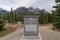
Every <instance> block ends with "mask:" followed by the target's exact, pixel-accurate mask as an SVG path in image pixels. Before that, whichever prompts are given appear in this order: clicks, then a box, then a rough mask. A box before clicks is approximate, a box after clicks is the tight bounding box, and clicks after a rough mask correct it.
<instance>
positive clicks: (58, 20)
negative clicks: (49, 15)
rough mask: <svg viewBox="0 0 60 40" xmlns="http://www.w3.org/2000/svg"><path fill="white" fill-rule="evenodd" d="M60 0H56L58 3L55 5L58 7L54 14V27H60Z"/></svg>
mask: <svg viewBox="0 0 60 40" xmlns="http://www.w3.org/2000/svg"><path fill="white" fill-rule="evenodd" d="M59 2H60V0H56V3H57V5H56V6H54V8H56V11H55V13H54V14H53V15H54V19H53V25H54V28H60V5H59Z"/></svg>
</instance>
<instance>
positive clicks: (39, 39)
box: [21, 34, 41, 40]
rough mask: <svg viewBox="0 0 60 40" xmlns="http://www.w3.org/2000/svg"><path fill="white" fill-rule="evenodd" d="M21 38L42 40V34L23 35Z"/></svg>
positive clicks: (22, 39) (24, 39) (23, 39)
mask: <svg viewBox="0 0 60 40" xmlns="http://www.w3.org/2000/svg"><path fill="white" fill-rule="evenodd" d="M21 40H41V36H40V34H39V35H38V36H24V35H22V38H21Z"/></svg>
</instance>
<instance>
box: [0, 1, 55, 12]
mask: <svg viewBox="0 0 60 40" xmlns="http://www.w3.org/2000/svg"><path fill="white" fill-rule="evenodd" d="M54 5H55V0H0V8H3V9H5V10H8V11H10V9H11V8H13V10H15V9H16V8H18V7H22V6H25V7H34V8H37V7H38V8H40V9H45V10H47V11H48V12H50V11H51V10H52V7H53V6H54Z"/></svg>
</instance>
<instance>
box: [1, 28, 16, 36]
mask: <svg viewBox="0 0 60 40" xmlns="http://www.w3.org/2000/svg"><path fill="white" fill-rule="evenodd" d="M15 30H16V29H13V28H8V29H7V28H6V29H5V30H4V31H0V37H3V36H5V35H7V34H9V33H12V32H13V31H15Z"/></svg>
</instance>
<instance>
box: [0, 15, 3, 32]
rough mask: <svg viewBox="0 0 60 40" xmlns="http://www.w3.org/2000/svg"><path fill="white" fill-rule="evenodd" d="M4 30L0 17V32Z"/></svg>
mask: <svg viewBox="0 0 60 40" xmlns="http://www.w3.org/2000/svg"><path fill="white" fill-rule="evenodd" d="M2 30H4V20H3V19H2V17H1V15H0V31H2Z"/></svg>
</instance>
